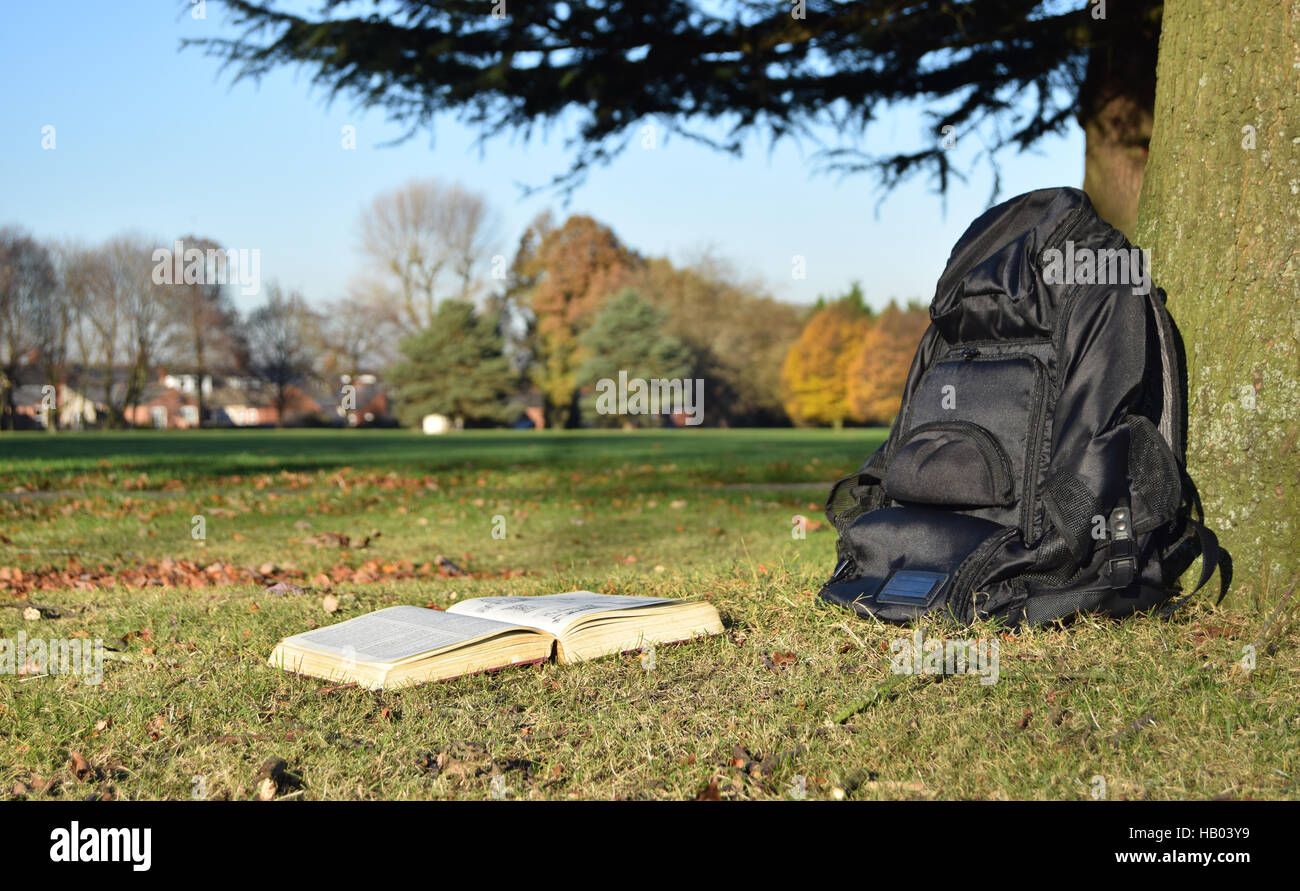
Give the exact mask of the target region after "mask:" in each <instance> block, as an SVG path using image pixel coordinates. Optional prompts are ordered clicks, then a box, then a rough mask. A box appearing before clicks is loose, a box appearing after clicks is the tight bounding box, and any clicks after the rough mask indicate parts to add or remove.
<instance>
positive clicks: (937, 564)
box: [821, 507, 1018, 622]
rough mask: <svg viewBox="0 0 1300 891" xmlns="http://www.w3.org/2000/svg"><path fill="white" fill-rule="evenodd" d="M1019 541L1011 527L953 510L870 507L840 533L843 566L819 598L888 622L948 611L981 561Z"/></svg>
mask: <svg viewBox="0 0 1300 891" xmlns="http://www.w3.org/2000/svg"><path fill="white" fill-rule="evenodd" d="M1017 536H1018V533H1017V531H1016V530H1015V529H1014V528H1012V527H1008V526H1002V525H999V524H997V523H994V522H992V521H990V520H984V519H981V518H979V517H972V516H968V515H966V514H959V513H954V512H952V511H945V510H936V509H933V508H927V507H886V508H882V509H880V510H875V511H872V512H871V513H869V514H863V515H862V516H860V517H858V518H857V519H856V520H854V521H853V524H852V525H851V526H849V527H848V529H846V530H845V532H844V537H843V552H842V556H843V559H842V566H841V567H840V568H839V569H838V570H837V572H836V573H835V575H834V576H832V578H831V579H830V581H829V582H827V584H826V586H825V587H824V588H822V591H821V597H822V599H824V600H828V601H830V602H831V603H836V604H839V605H840V606H846V607H848V608H850V609H852V610H854V611H855V612H857V613H858V614H859V615H864V616H865V615H874V616H876V617H877V618H880V619H883V620H885V621H889V622H906V621H908V620H910V619H912V618H914V617H916V616H918V615H922V614H924V613H927V612H931V611H935V610H947V609H949V608H950V607H954V606H955V605H954V604H953V598H954V597H958V598H962V597H966V596H967V595H968V594H969V592H970V585H972V584H976V583H979V582H980V581H982V577H981V576H982V569H983V566H982V564H983V563H984V562H985V560H984V558H985V557H986V556H991V555H993V554H995V553H996V552H997V551H998V548H999V547H1000V546H1001V545H1002V544H1003V543H1004V542H1006V541H1009V540H1010V539H1012V538H1015V537H1017ZM957 608H958V609H962V608H964V607H957Z"/></svg>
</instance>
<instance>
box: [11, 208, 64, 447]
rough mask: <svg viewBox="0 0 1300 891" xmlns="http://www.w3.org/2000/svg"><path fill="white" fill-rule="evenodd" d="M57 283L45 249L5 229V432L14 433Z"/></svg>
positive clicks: (20, 234) (46, 325) (17, 231)
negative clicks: (27, 371)
mask: <svg viewBox="0 0 1300 891" xmlns="http://www.w3.org/2000/svg"><path fill="white" fill-rule="evenodd" d="M57 284H58V279H57V277H56V275H55V268H54V260H53V258H52V257H51V255H50V251H49V249H48V248H47V247H45V245H43V244H41V243H40V242H39V241H37V240H36V239H34V238H32V237H31V236H30V235H28V234H27V233H25V232H23V231H22V230H20V229H15V228H11V227H5V228H3V229H0V412H2V413H0V429H8V430H12V429H14V416H15V414H16V410H15V406H14V391H15V389H17V387H18V374H19V372H20V371H21V370H22V369H23V368H24V367H26V366H27V365H28V364H29V363H30V362H32V361H33V360H34V359H35V358H36V357H37V356H39V354H40V347H41V344H42V340H43V339H44V335H45V334H46V332H47V331H48V327H49V326H48V319H47V312H48V305H49V301H50V299H51V296H52V294H53V292H54V291H55V288H56V287H57Z"/></svg>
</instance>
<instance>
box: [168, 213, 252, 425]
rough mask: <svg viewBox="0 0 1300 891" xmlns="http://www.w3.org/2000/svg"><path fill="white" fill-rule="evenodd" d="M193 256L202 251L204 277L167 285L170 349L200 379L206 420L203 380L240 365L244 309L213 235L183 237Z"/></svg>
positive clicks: (201, 415) (198, 398) (202, 413)
mask: <svg viewBox="0 0 1300 891" xmlns="http://www.w3.org/2000/svg"><path fill="white" fill-rule="evenodd" d="M179 241H180V243H181V244H183V245H184V246H185V251H186V253H187V254H188V253H189V251H191V250H198V251H201V252H202V253H203V256H204V261H203V275H202V276H201V278H202V280H201V281H198V282H174V283H172V284H170V285H166V286H163V287H164V288H165V290H166V292H167V312H168V316H169V319H170V321H171V323H172V330H171V343H170V344H169V346H170V353H171V355H172V357H173V358H175V359H176V360H177V361H178V362H181V363H183V364H185V365H187V366H188V367H189V368H190V369H192V370H193V371H194V373H195V376H196V377H197V387H196V392H195V399H196V401H197V402H198V410H199V424H200V425H202V424H203V422H204V420H205V419H206V415H207V411H206V406H205V404H204V393H203V379H204V378H205V377H207V376H208V375H209V374H210V372H211V371H212V370H213V369H214V368H221V369H227V370H228V369H229V368H230V367H232V366H233V365H234V364H235V353H236V352H237V346H238V344H237V340H238V338H237V336H236V334H235V329H236V327H237V323H238V318H239V313H238V310H237V309H236V308H235V305H234V303H233V302H232V301H231V299H230V296H229V294H228V292H227V289H226V287H225V284H224V282H225V281H226V278H227V275H226V273H227V269H226V266H227V254H226V252H225V251H224V250H222V248H221V246H220V245H219V244H217V243H216V242H215V241H213V240H212V239H210V238H200V237H198V236H195V235H187V236H186V237H184V238H182V239H180V240H179Z"/></svg>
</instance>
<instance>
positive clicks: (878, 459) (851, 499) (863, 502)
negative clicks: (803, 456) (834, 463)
mask: <svg viewBox="0 0 1300 891" xmlns="http://www.w3.org/2000/svg"><path fill="white" fill-rule="evenodd" d="M884 459H885V449H884V447H883V446H882V447H881V448H880V449H879V450H877V451H876V452H875V453H873V454H872V456H871V457H870V458H868V459H867V461H866V463H865V464H863V465H862V466H861V467H859V468H858V469H857V470H855V471H854V472H853V473H851V474H849V475H848V476H846V477H844V478H843V479H842V480H839V481H837V482H836V483H835V484H834V485H833V486H831V491H830V494H829V495H828V496H827V497H826V519H828V520H830V521H831V524H832V525H833V526H834V527H835V528H836V529H837V530H839V531H840V532H843V531H844V530H845V529H847V528H848V527H849V526H852V525H853V521H854V520H856V519H857V518H858V517H860V516H862V515H863V514H865V513H867V512H868V511H872V510H875V509H876V508H878V507H880V506H881V505H882V503H883V502H884V491H883V490H882V488H881V480H882V479H883V478H884V470H883V465H884V463H885V460H884Z"/></svg>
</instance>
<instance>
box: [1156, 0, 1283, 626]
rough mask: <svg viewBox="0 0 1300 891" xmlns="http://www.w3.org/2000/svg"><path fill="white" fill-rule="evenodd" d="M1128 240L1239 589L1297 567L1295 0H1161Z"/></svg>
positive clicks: (1275, 583) (1270, 586)
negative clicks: (1147, 151) (1171, 356)
mask: <svg viewBox="0 0 1300 891" xmlns="http://www.w3.org/2000/svg"><path fill="white" fill-rule="evenodd" d="M1137 242H1138V244H1140V245H1141V246H1143V247H1145V248H1150V249H1151V252H1152V253H1151V259H1152V264H1153V267H1154V271H1155V276H1154V280H1155V281H1156V282H1157V283H1159V284H1160V285H1161V286H1162V287H1163V288H1165V290H1166V291H1167V292H1168V294H1169V308H1170V311H1171V313H1172V314H1173V316H1174V319H1175V321H1176V322H1177V324H1178V326H1179V328H1180V330H1181V331H1182V334H1183V338H1184V341H1185V344H1186V349H1187V363H1188V393H1189V399H1190V408H1189V412H1188V421H1189V438H1188V453H1187V455H1188V465H1189V469H1190V470H1191V473H1192V477H1193V479H1195V480H1196V481H1197V484H1198V486H1199V488H1200V491H1201V496H1202V500H1203V503H1204V505H1205V514H1206V519H1207V521H1208V522H1209V524H1210V525H1211V526H1212V527H1214V528H1217V530H1218V531H1219V533H1220V536H1221V538H1222V540H1223V542H1224V544H1225V545H1226V546H1227V547H1228V548H1229V549H1230V550H1231V551H1232V555H1233V560H1234V563H1235V574H1234V578H1233V590H1234V592H1235V596H1234V598H1233V599H1235V600H1236V601H1237V602H1238V603H1252V602H1253V603H1254V604H1255V605H1256V606H1262V605H1264V604H1268V603H1272V602H1275V601H1276V600H1277V599H1278V598H1280V597H1281V596H1282V594H1283V593H1284V592H1285V590H1286V588H1287V586H1288V585H1290V584H1291V583H1292V582H1294V581H1295V580H1296V579H1297V577H1300V454H1298V452H1297V440H1298V439H1300V301H1298V300H1297V298H1298V297H1300V0H1238V2H1236V3H1233V4H1223V3H1221V2H1218V0H1169V2H1168V3H1166V5H1165V9H1164V22H1163V28H1162V33H1161V38H1160V55H1159V62H1158V68H1157V88H1156V104H1155V127H1154V131H1153V133H1152V138H1151V156H1150V160H1149V162H1148V164H1147V169H1146V174H1145V178H1144V182H1143V186H1142V196H1141V203H1140V207H1139V219H1138V226H1137Z"/></svg>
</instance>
